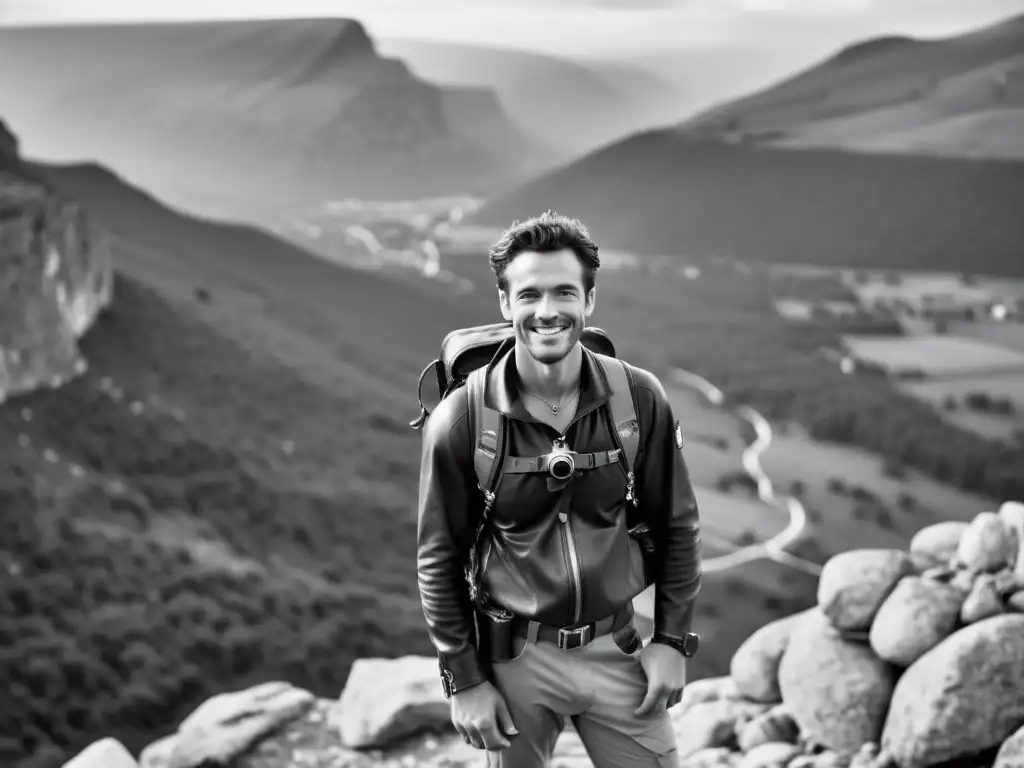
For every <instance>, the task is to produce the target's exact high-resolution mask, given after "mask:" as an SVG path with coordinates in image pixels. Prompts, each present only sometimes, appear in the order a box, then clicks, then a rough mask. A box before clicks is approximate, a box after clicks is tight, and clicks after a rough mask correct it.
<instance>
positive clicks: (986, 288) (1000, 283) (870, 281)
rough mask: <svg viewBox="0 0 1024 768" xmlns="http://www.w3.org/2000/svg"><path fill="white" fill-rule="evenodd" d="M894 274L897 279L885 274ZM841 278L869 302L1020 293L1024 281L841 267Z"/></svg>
mask: <svg viewBox="0 0 1024 768" xmlns="http://www.w3.org/2000/svg"><path fill="white" fill-rule="evenodd" d="M892 274H897V275H898V280H896V281H890V280H888V279H887V278H889V277H890V275H892ZM841 278H842V280H843V282H844V283H845V284H846V285H847V286H849V288H850V290H852V291H853V292H854V293H855V294H857V297H858V299H860V301H861V302H863V303H865V304H873V303H874V302H875V301H877V300H879V299H881V300H883V301H894V300H897V299H903V300H908V301H912V302H919V301H920V300H921V297H922V296H924V295H925V294H947V295H952V296H956V297H957V298H958V300H960V301H972V300H976V301H986V300H988V299H994V298H1001V297H1024V281H1022V280H1019V279H1013V278H1005V277H991V276H988V275H971V276H970V278H969V281H965V280H964V278H963V277H962V276H961V275H960V274H958V273H952V272H927V271H916V270H915V271H913V272H898V273H891V272H878V271H874V270H856V271H855V270H842V271H841Z"/></svg>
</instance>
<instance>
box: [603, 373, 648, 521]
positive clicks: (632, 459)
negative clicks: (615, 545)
mask: <svg viewBox="0 0 1024 768" xmlns="http://www.w3.org/2000/svg"><path fill="white" fill-rule="evenodd" d="M594 357H595V358H597V361H598V362H599V363H600V364H601V367H602V368H603V369H604V373H605V376H606V377H607V379H608V384H609V386H610V387H611V390H612V394H611V399H610V400H609V402H608V409H609V411H611V417H612V424H613V426H614V428H615V434H616V436H617V438H618V441H619V444H620V445H621V446H622V453H623V458H624V459H625V462H626V478H627V480H628V481H629V488H630V491H629V497H628V498H629V500H630V501H634V502H635V500H634V499H633V497H632V486H633V471H634V469H635V467H636V458H637V453H638V452H639V450H640V420H639V419H638V418H637V414H636V403H635V401H634V400H633V386H634V385H633V376H632V374H631V373H630V370H629V368H628V366H627V365H626V364H625V363H624V362H623V361H622V360H619V359H618V358H616V357H608V356H607V355H601V354H597V353H595V355H594Z"/></svg>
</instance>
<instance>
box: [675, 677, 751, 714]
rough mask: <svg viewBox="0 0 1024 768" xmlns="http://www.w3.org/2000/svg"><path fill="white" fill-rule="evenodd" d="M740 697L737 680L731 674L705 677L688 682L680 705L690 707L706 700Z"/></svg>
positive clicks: (683, 707) (684, 707)
mask: <svg viewBox="0 0 1024 768" xmlns="http://www.w3.org/2000/svg"><path fill="white" fill-rule="evenodd" d="M738 698H740V692H739V690H738V689H737V687H736V681H735V680H733V678H732V677H730V676H729V675H724V676H722V677H705V678H703V679H701V680H694V681H693V682H692V683H687V684H686V687H685V688H683V697H682V699H680V700H679V704H678V706H679V707H681V708H682V709H689V708H690V707H692V706H693V705H694V704H700V703H701V702H705V701H718V700H719V699H738Z"/></svg>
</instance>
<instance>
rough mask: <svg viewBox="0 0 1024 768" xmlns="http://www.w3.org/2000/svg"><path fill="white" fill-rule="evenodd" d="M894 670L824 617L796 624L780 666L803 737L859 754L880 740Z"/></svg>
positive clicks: (786, 698) (782, 683)
mask: <svg viewBox="0 0 1024 768" xmlns="http://www.w3.org/2000/svg"><path fill="white" fill-rule="evenodd" d="M893 680H894V673H893V668H892V667H891V666H890V665H888V664H887V663H885V662H884V661H882V660H881V659H879V658H878V657H877V656H875V654H874V653H872V652H871V649H870V648H868V647H866V646H864V645H860V644H857V643H852V642H850V641H848V640H844V639H843V638H842V636H841V635H840V633H839V631H837V630H836V629H835V628H834V627H832V626H831V624H830V622H829V619H828V617H826V616H825V615H824V613H821V612H818V611H812V612H809V613H807V614H806V615H805V616H804V617H803V618H802V619H801V620H800V622H799V623H798V624H797V625H796V627H795V628H794V630H793V633H792V634H791V636H790V638H789V645H788V647H787V648H786V652H785V653H784V654H783V656H782V662H781V664H780V665H779V689H780V690H781V692H782V699H783V701H784V702H785V704H786V707H787V709H788V710H789V712H791V713H792V715H793V718H794V719H795V720H796V722H797V724H798V725H799V726H800V732H801V735H802V737H804V738H806V739H810V740H813V741H814V742H817V743H819V744H822V745H824V746H826V747H829V748H830V749H832V750H834V751H836V752H839V753H842V754H853V753H854V752H856V750H857V749H858V748H859V747H860V746H861V745H862V744H864V743H865V742H869V741H878V737H879V736H880V734H881V732H882V725H883V723H884V722H885V714H886V710H887V709H888V706H889V697H890V695H891V694H892V690H893Z"/></svg>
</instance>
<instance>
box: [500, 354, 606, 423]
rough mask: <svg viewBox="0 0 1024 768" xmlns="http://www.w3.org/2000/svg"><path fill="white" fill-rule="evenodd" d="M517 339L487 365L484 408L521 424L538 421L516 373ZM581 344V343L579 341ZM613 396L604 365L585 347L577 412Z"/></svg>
mask: <svg viewBox="0 0 1024 768" xmlns="http://www.w3.org/2000/svg"><path fill="white" fill-rule="evenodd" d="M515 343H516V340H515V338H510V339H506V340H505V341H503V342H502V343H501V346H499V347H498V349H497V351H496V352H495V353H494V357H493V358H491V362H490V363H488V364H487V376H486V384H485V387H484V405H486V406H487V407H488V408H490V409H492V410H495V411H498V412H499V413H501V414H504V415H505V416H508V417H510V418H514V419H519V420H521V421H536V419H535V418H534V417H533V416H532V415H531V414H530V412H529V411H528V410H527V408H526V405H525V404H524V403H523V400H522V397H521V394H520V387H519V373H518V372H517V371H516V356H515ZM577 343H581V342H577ZM610 397H611V385H610V384H609V383H608V379H607V378H606V377H605V373H604V369H602V368H601V364H600V363H598V362H597V360H595V359H594V353H593V352H591V351H590V350H589V349H587V348H586V347H583V361H582V366H581V370H580V398H579V403H578V404H577V413H583V412H585V411H588V410H590V409H591V408H594V407H596V406H598V405H601V404H602V403H605V402H607V401H608V399H609V398H610Z"/></svg>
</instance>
